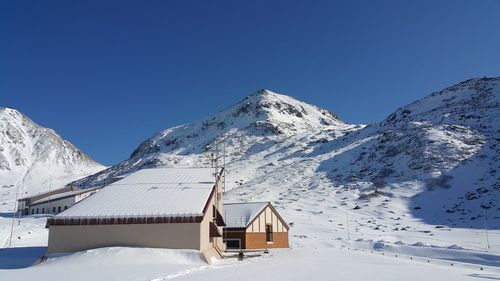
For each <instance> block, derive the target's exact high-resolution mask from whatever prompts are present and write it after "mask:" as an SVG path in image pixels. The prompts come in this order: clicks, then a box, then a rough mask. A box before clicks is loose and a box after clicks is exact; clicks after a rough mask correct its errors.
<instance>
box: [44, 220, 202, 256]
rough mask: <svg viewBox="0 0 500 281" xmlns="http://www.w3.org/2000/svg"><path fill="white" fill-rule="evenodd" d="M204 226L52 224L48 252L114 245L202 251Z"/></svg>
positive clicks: (192, 224) (180, 224)
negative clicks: (201, 235)
mask: <svg viewBox="0 0 500 281" xmlns="http://www.w3.org/2000/svg"><path fill="white" fill-rule="evenodd" d="M200 225H201V224H200V223H165V224H120V225H61V226H58V225H51V226H50V227H49V245H48V252H49V253H59V252H75V251H82V250H88V249H94V248H101V247H111V246H130V247H149V248H170V249H194V250H202V247H201V245H200V244H201V243H200V241H201V240H200ZM203 247H206V246H205V245H204V246H203Z"/></svg>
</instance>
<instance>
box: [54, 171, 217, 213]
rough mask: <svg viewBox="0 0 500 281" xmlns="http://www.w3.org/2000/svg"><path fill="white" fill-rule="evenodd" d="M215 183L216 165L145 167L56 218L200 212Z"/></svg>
mask: <svg viewBox="0 0 500 281" xmlns="http://www.w3.org/2000/svg"><path fill="white" fill-rule="evenodd" d="M214 185H215V169H214V168H159V169H143V170H139V171H137V172H135V173H132V174H130V175H129V176H127V177H125V178H124V179H122V180H120V181H117V182H115V183H112V184H111V185H108V186H106V187H104V188H102V190H101V191H99V192H98V193H97V194H95V195H93V196H91V197H89V198H88V199H86V200H83V201H82V202H80V203H78V204H76V205H75V206H73V207H71V208H69V209H68V210H66V211H64V212H62V213H60V214H58V215H57V216H55V218H56V219H58V218H60V219H67V218H133V217H135V218H140V217H189V216H200V215H203V209H204V207H205V205H206V203H207V201H208V199H209V197H210V195H211V192H212V189H213V187H214Z"/></svg>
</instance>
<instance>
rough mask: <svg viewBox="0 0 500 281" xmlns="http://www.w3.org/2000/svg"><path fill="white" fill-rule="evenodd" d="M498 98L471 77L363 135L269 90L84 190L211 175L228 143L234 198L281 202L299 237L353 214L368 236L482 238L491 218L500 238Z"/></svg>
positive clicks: (499, 83)
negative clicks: (172, 173)
mask: <svg viewBox="0 0 500 281" xmlns="http://www.w3.org/2000/svg"><path fill="white" fill-rule="evenodd" d="M499 95H500V78H480V79H471V80H468V81H464V82H462V83H459V84H457V85H455V86H452V87H449V88H447V89H444V90H443V91H440V92H437V93H433V94H431V95H429V96H427V97H425V98H423V99H421V100H419V101H416V102H414V103H412V104H410V105H408V106H405V107H402V108H400V109H398V110H396V111H395V112H394V113H393V114H391V115H389V116H388V117H387V118H386V119H385V120H383V121H381V122H379V123H376V124H371V125H369V126H364V125H350V124H346V123H343V122H342V121H340V120H339V118H337V117H336V116H335V115H334V114H332V113H329V112H328V111H327V110H324V109H320V108H318V107H316V106H312V105H308V104H306V103H303V102H300V101H297V100H295V99H293V98H291V97H287V96H284V95H280V94H276V93H273V92H271V91H267V90H263V91H259V92H257V93H255V94H253V95H250V96H249V97H247V98H245V99H244V100H243V101H242V102H240V103H238V104H236V105H234V106H232V107H230V108H229V109H227V110H224V111H221V112H219V113H217V114H216V115H214V116H213V117H210V118H206V119H203V120H201V121H197V122H193V123H191V124H186V125H182V126H178V127H174V128H170V129H167V130H164V131H162V132H160V133H158V134H156V135H155V136H153V137H151V138H150V139H148V140H146V141H145V142H143V143H142V144H141V145H140V146H139V147H138V148H137V149H136V150H135V151H134V152H133V153H132V155H131V157H130V158H129V159H128V160H125V161H124V162H122V163H120V164H118V165H116V166H113V167H111V168H109V169H107V170H104V171H102V172H100V173H98V174H96V175H93V176H90V177H87V178H85V179H82V180H80V181H77V182H76V184H78V185H80V186H91V185H104V184H106V183H107V182H109V180H110V178H111V177H112V176H116V175H120V174H125V173H128V172H131V171H134V170H136V169H140V168H143V167H155V166H203V165H205V166H207V165H210V161H209V159H210V154H211V153H213V152H214V151H215V148H214V147H215V146H216V145H215V144H216V143H218V142H220V143H222V142H221V140H224V142H223V143H225V150H226V161H227V164H226V169H227V181H226V189H227V196H226V199H227V200H228V201H273V202H274V204H275V205H276V206H277V207H278V208H281V209H283V211H282V212H283V213H284V214H285V216H287V217H288V218H292V220H293V221H295V222H297V224H296V227H295V231H296V232H298V233H299V234H298V235H299V236H300V232H301V231H302V230H304V233H307V232H308V230H305V229H304V227H319V226H321V227H322V229H321V231H325V232H327V233H331V232H333V233H334V232H337V231H341V230H340V229H343V228H344V227H343V226H342V224H334V223H333V222H338V221H343V220H344V218H343V216H344V213H343V212H339V210H338V208H346V207H347V208H349V209H352V208H354V212H355V213H354V214H352V215H351V216H353V217H354V218H355V222H356V224H355V225H356V232H359V234H360V235H361V236H363V235H369V236H370V237H376V236H377V235H382V236H383V237H385V239H387V237H388V235H389V237H399V232H400V230H401V229H402V230H403V231H415V233H417V234H419V233H418V232H420V231H424V233H428V232H429V233H430V232H432V230H433V229H432V228H431V230H428V229H427V228H429V227H433V225H446V226H448V227H463V228H482V227H484V216H485V215H487V214H489V216H488V215H487V219H488V224H489V225H490V227H493V228H499V227H500V217H499V216H498V215H496V213H497V212H498V210H500V209H499V206H498V202H500V190H499V181H498V174H497V170H498V169H499V168H500V167H499V161H498V157H499V156H498V155H499V154H500V153H499V152H500V151H499V147H498V142H499V139H500V136H499V132H500V127H499V124H500V122H498V120H500V118H499V117H500V116H499V112H500V106H499ZM222 147H223V145H219V148H220V149H222ZM325 221H329V222H332V223H330V224H326V225H325V224H324V222H325ZM419 228H420V230H417V229H419ZM422 229H424V230H422ZM426 235H427V234H426ZM432 235H434V234H433V233H432ZM325 237H329V238H328V239H331V236H325ZM406 238H407V237H405V239H406ZM325 239H326V238H325ZM450 245H451V244H450Z"/></svg>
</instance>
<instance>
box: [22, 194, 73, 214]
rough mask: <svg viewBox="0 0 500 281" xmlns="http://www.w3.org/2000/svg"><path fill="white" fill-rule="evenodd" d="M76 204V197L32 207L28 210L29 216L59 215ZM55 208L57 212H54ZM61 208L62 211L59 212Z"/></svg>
mask: <svg viewBox="0 0 500 281" xmlns="http://www.w3.org/2000/svg"><path fill="white" fill-rule="evenodd" d="M74 204H75V197H74V196H71V197H68V198H64V199H60V200H54V201H50V202H46V203H42V204H37V205H32V206H30V207H29V208H28V214H30V215H32V214H57V213H59V212H62V211H64V210H65V209H67V208H70V207H71V206H73V205H74ZM54 208H55V212H54ZM59 208H61V211H59Z"/></svg>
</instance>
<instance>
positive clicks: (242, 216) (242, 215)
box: [224, 202, 269, 228]
mask: <svg viewBox="0 0 500 281" xmlns="http://www.w3.org/2000/svg"><path fill="white" fill-rule="evenodd" d="M268 204H269V202H247V203H226V204H224V222H225V223H226V227H227V228H245V227H246V226H247V225H248V224H249V223H250V222H251V221H253V220H254V219H255V217H257V216H258V215H259V214H260V212H261V211H262V210H263V209H264V208H265V207H266V206H267V205H268Z"/></svg>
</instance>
